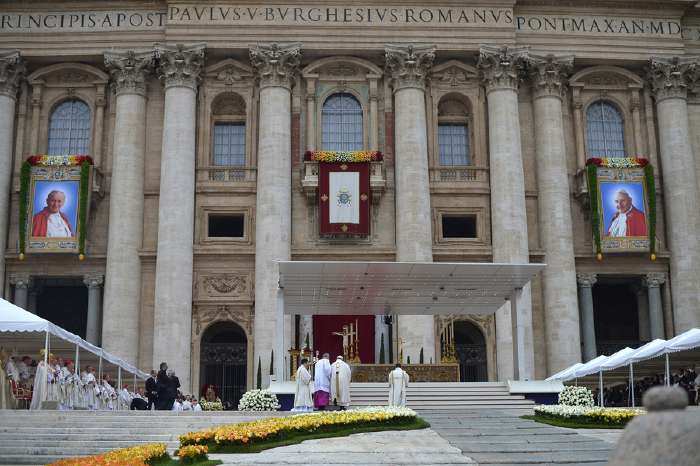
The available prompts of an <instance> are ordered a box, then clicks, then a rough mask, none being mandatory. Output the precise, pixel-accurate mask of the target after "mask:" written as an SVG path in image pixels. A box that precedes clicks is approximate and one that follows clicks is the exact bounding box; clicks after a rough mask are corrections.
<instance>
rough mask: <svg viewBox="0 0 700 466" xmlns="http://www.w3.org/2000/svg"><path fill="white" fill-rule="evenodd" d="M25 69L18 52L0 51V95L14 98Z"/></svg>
mask: <svg viewBox="0 0 700 466" xmlns="http://www.w3.org/2000/svg"><path fill="white" fill-rule="evenodd" d="M25 71H26V69H25V66H24V60H23V59H22V57H21V56H20V54H19V52H4V53H3V52H0V95H6V96H8V97H12V98H13V99H14V98H16V97H17V89H18V88H19V83H20V82H21V81H22V78H23V77H24V72H25Z"/></svg>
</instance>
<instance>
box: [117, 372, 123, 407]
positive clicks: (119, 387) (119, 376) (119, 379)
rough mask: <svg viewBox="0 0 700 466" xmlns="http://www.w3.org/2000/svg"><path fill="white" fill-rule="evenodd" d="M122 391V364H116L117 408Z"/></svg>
mask: <svg viewBox="0 0 700 466" xmlns="http://www.w3.org/2000/svg"><path fill="white" fill-rule="evenodd" d="M121 392H122V366H117V409H119V401H120V400H121Z"/></svg>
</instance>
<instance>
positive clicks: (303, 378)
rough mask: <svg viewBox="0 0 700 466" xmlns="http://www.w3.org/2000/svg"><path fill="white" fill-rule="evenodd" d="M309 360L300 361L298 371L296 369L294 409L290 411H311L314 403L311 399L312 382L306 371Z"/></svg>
mask: <svg viewBox="0 0 700 466" xmlns="http://www.w3.org/2000/svg"><path fill="white" fill-rule="evenodd" d="M308 366H309V360H308V359H302V360H301V364H300V365H299V369H297V375H296V380H297V389H296V392H295V393H294V408H293V409H292V411H301V412H307V411H313V410H314V401H313V399H312V398H311V392H312V386H313V383H314V382H313V380H312V379H311V373H310V372H309V369H308Z"/></svg>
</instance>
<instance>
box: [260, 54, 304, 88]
mask: <svg viewBox="0 0 700 466" xmlns="http://www.w3.org/2000/svg"><path fill="white" fill-rule="evenodd" d="M250 63H251V64H252V66H253V69H254V70H255V74H256V76H257V78H258V79H259V81H260V87H261V88H262V87H286V88H287V89H291V88H292V86H293V85H294V79H295V78H296V75H297V72H298V71H299V64H300V63H301V45H300V44H283V45H280V44H265V45H256V46H252V47H250Z"/></svg>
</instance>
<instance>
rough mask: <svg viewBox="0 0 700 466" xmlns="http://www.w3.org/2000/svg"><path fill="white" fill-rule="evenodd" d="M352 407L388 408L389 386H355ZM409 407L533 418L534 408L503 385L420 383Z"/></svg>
mask: <svg viewBox="0 0 700 466" xmlns="http://www.w3.org/2000/svg"><path fill="white" fill-rule="evenodd" d="M350 398H351V399H350V401H351V404H352V405H353V406H385V405H386V404H387V401H388V399H389V388H388V383H353V384H352V385H351V387H350ZM406 405H407V406H408V407H409V408H412V409H415V410H416V411H420V410H430V411H436V410H454V409H490V410H498V411H506V412H508V413H510V414H514V415H523V414H532V412H533V411H532V408H533V406H534V405H535V403H533V402H532V401H530V400H527V399H525V397H523V396H522V395H511V394H510V393H509V391H508V385H507V384H505V383H503V382H470V383H458V382H419V383H411V384H409V385H408V390H407V392H406Z"/></svg>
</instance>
